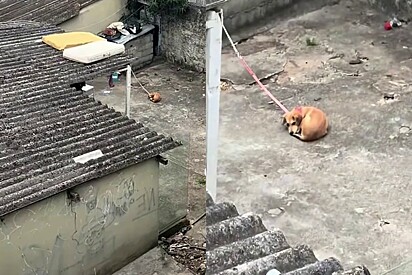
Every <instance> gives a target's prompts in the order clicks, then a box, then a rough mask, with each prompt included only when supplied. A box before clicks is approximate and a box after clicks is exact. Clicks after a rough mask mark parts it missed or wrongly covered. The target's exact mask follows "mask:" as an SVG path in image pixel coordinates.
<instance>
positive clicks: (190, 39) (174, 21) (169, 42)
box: [160, 8, 206, 72]
mask: <svg viewBox="0 0 412 275" xmlns="http://www.w3.org/2000/svg"><path fill="white" fill-rule="evenodd" d="M205 45H206V13H205V12H203V11H201V10H200V9H195V8H192V9H190V10H189V12H188V13H187V14H186V15H185V16H182V17H181V18H168V17H163V18H162V19H161V42H160V49H161V53H162V55H164V56H165V57H166V58H167V59H168V60H169V61H171V62H174V63H178V64H182V65H185V66H187V67H189V68H191V69H194V70H196V71H199V72H203V71H204V70H205Z"/></svg>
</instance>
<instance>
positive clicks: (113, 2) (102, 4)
mask: <svg viewBox="0 0 412 275" xmlns="http://www.w3.org/2000/svg"><path fill="white" fill-rule="evenodd" d="M126 2H127V0H100V1H99V2H96V3H94V4H91V5H90V6H87V7H85V8H83V9H82V10H80V14H79V15H78V16H76V17H74V18H72V19H70V20H68V21H66V22H64V23H62V24H60V25H59V27H61V28H62V29H63V30H65V31H87V32H92V33H98V32H100V31H102V30H104V29H105V28H106V27H107V26H108V25H110V23H113V22H116V21H118V20H119V19H120V17H121V16H122V15H123V13H124V12H125V10H126V8H125V7H126Z"/></svg>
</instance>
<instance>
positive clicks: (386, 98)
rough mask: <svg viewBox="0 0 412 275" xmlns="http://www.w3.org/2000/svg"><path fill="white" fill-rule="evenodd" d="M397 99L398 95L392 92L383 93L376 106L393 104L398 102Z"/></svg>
mask: <svg viewBox="0 0 412 275" xmlns="http://www.w3.org/2000/svg"><path fill="white" fill-rule="evenodd" d="M399 97H400V95H399V94H396V93H392V92H389V93H384V94H383V96H382V98H381V99H380V100H379V101H378V104H379V105H384V104H390V103H393V102H397V101H399Z"/></svg>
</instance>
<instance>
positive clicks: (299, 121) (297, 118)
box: [295, 114, 303, 126]
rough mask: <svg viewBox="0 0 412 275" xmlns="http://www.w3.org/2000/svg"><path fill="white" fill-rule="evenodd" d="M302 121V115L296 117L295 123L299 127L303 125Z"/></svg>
mask: <svg viewBox="0 0 412 275" xmlns="http://www.w3.org/2000/svg"><path fill="white" fill-rule="evenodd" d="M302 119H303V117H302V115H301V114H298V115H296V116H295V121H296V124H297V125H298V126H299V125H300V124H301V123H302Z"/></svg>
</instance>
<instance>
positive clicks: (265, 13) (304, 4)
mask: <svg viewBox="0 0 412 275" xmlns="http://www.w3.org/2000/svg"><path fill="white" fill-rule="evenodd" d="M336 2H339V0H310V1H308V0H253V1H251V0H228V1H227V2H226V3H225V4H224V5H223V12H224V23H225V26H226V28H227V29H228V31H229V33H230V34H231V35H232V36H233V38H237V39H242V38H246V37H249V36H250V35H253V33H254V31H255V30H256V29H255V28H254V27H255V26H257V25H259V23H262V22H263V23H264V22H265V21H271V20H272V21H273V20H276V19H279V20H281V18H282V17H285V16H286V15H287V14H289V15H293V14H296V13H303V12H305V11H311V10H315V9H318V8H321V7H323V6H325V5H328V4H333V3H336ZM205 20H206V16H205V13H204V12H200V10H196V9H194V8H193V9H191V10H190V12H189V13H188V14H187V15H185V16H182V17H181V18H178V19H169V18H162V41H161V49H162V53H163V55H164V56H165V57H166V58H167V59H168V60H170V61H172V62H176V63H181V64H185V65H187V66H189V67H190V68H192V69H194V70H197V71H204V70H205V65H206V64H205V60H204V58H205V45H206V28H205Z"/></svg>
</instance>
